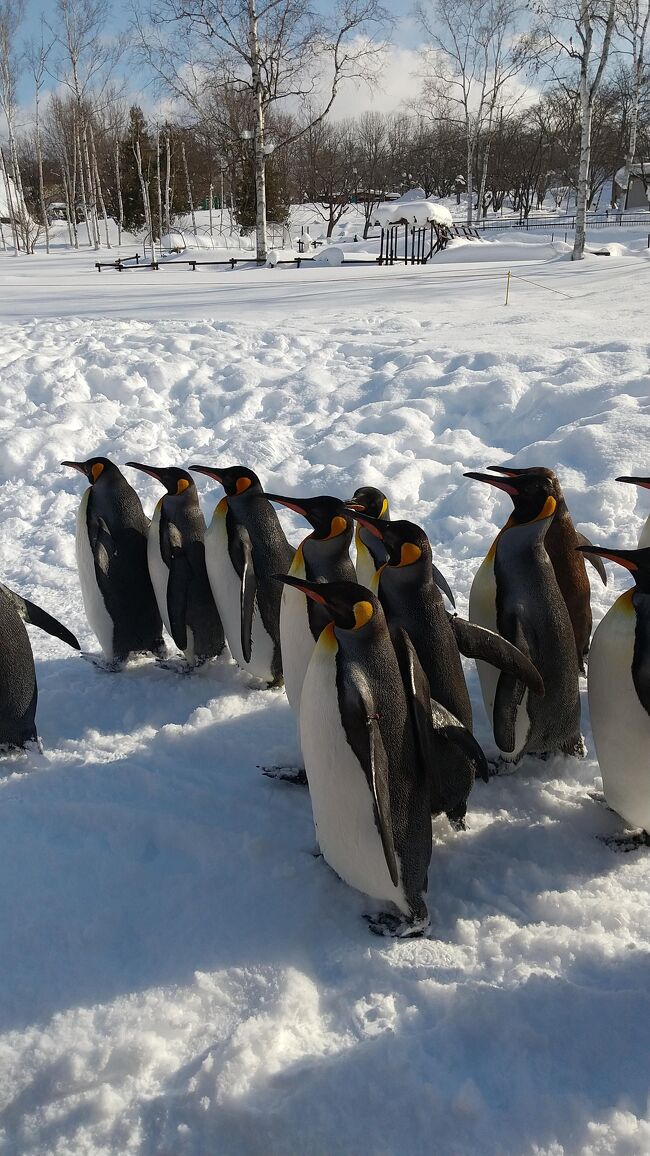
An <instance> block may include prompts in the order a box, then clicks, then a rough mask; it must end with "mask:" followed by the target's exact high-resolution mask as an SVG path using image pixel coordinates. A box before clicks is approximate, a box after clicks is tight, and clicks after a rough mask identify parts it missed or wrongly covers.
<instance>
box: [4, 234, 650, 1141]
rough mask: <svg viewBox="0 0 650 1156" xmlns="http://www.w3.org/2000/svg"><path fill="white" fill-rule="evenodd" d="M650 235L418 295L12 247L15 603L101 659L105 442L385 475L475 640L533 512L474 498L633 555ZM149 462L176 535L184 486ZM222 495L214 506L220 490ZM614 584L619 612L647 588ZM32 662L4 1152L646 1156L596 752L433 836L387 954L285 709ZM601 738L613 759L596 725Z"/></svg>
mask: <svg viewBox="0 0 650 1156" xmlns="http://www.w3.org/2000/svg"><path fill="white" fill-rule="evenodd" d="M619 232H620V231H619ZM627 232H628V233H630V234H631V233H632V231H631V230H628V231H627ZM630 239H632V240H633V238H630V237H628V238H626V240H627V241H629V240H630ZM637 239H638V240H639V245H638V253H637V255H634V248H633V247H631V246H630V245H629V244H628V245H627V251H626V254H625V255H612V256H610V257H608V258H604V257H602V258H601V257H592V256H590V257H588V259H587V260H586V261H584V262H582V263H580V264H578V265H576V264H571V263H570V262H569V261H567V260H566V255H565V253H564V252H563V251H562V248H561V247H560V248H559V249H558V248H557V244H555V246H554V247H551V245H550V242H549V240H548V238H540V237H535V238H533V243H532V244H529V245H526V243H525V241H523V240H522V241H520V240H517V241H516V242H511V241H509V240H504V241H502V242H501V244H502V245H503V248H499V243H498V242H497V243H495V244H494V245H493V246H491V247H490V248H489V252H490V253H491V257H490V259H488V258H487V255H486V256H483V253H485V247H484V246H481V250H482V259H479V257H478V256H477V247H473V246H471V245H467V246H465V247H461V246H458V247H457V249H456V251H455V255H454V250H453V249H452V250H450V251H449V253H448V254H446V255H445V256H444V257H443V258H440V259H439V260H437V261H435V262H432V263H431V264H430V265H428V266H426V267H424V268H409V269H405V268H404V267H398V266H396V267H394V268H392V269H379V268H371V269H363V268H353V269H343V270H341V269H318V270H317V269H311V268H303V269H301V270H296V269H293V268H277V269H264V270H248V269H242V270H237V271H235V272H231V271H230V270H228V271H223V270H220V271H216V270H207V269H206V270H201V271H199V272H197V273H196V274H192V273H190V272H189V271H188V269H187V268H184V267H181V266H178V267H176V268H165V269H164V270H161V271H160V272H159V273H154V272H151V271H139V272H137V273H123V274H118V273H115V272H108V271H107V272H104V273H102V274H101V275H99V274H97V273H96V272H95V271H94V269H93V268H92V263H93V261H94V260H95V257H94V255H93V254H92V253H90V252H89V251H88V250H86V251H84V252H81V253H79V254H61V255H54V256H52V257H50V258H49V259H48V258H46V257H45V256H44V255H43V256H40V255H39V256H36V257H34V258H14V257H12V256H10V255H3V254H0V289H1V292H2V305H1V309H0V322H1V324H0V396H1V399H2V405H1V407H0V445H1V447H2V453H1V455H0V515H1V517H2V526H3V534H2V537H1V539H0V576H1V577H2V579H3V581H6V582H7V583H8V584H9V585H10V586H12V587H14V588H15V589H17V590H19V591H20V592H21V593H24V594H27V595H28V596H29V597H32V598H33V599H34V600H35V601H37V602H39V603H40V604H41V605H43V606H44V607H45V608H46V609H48V610H49V611H51V612H52V613H55V614H57V615H58V616H59V617H60V618H61V619H62V620H63V621H64V622H65V623H66V624H67V625H68V626H69V627H70V628H72V629H73V630H75V631H76V632H77V633H78V635H79V638H80V641H81V642H82V646H83V647H84V648H85V649H90V650H93V649H95V650H96V644H95V642H94V639H93V638H92V636H91V634H90V633H89V630H88V628H87V626H86V624H85V621H84V617H83V611H82V606H81V598H80V593H79V587H78V582H77V575H76V570H75V564H74V519H75V513H76V508H77V504H78V501H79V498H80V495H81V492H82V488H83V485H82V480H81V479H80V478H79V477H78V476H76V475H73V474H72V472H71V471H67V470H65V469H62V468H61V467H60V465H59V462H60V461H61V460H63V459H64V458H81V457H85V456H89V455H91V454H92V453H102V452H105V453H108V454H109V455H111V456H114V458H115V460H116V461H117V462H119V463H124V462H125V461H127V460H130V459H132V458H136V459H137V460H142V461H145V462H146V461H151V462H152V463H177V464H186V463H188V462H190V461H193V460H199V461H203V462H205V463H210V462H212V463H214V464H217V463H221V464H223V463H226V464H233V463H236V462H245V463H246V464H250V465H251V466H253V467H254V468H255V469H257V470H258V472H259V474H260V476H261V478H262V480H263V481H264V483H266V484H267V485H268V486H269V488H272V489H274V490H275V491H276V492H277V491H280V492H283V491H284V492H293V493H297V494H310V493H311V494H316V493H318V492H330V493H335V494H340V495H342V496H346V495H348V494H349V493H350V492H351V488H354V487H355V486H356V485H360V484H362V483H368V484H374V485H380V486H382V487H383V488H385V489H386V491H387V492H388V493H389V495H390V497H391V499H392V503H393V506H394V509H395V513H396V515H402V516H405V517H409V518H412V519H414V520H416V521H418V522H421V523H422V524H423V525H424V526H425V528H426V530H427V532H428V533H429V535H430V537H431V540H432V543H433V545H434V550H435V554H436V559H437V562H438V564H439V565H440V567H441V569H442V570H443V571H444V573H445V574H446V575H447V577H448V579H449V581H450V583H451V585H452V587H453V588H454V590H455V591H456V594H457V601H458V604H459V609H460V610H461V612H463V611H465V610H466V607H467V595H468V591H469V586H470V583H471V579H472V576H473V574H474V572H475V570H476V568H477V566H478V564H479V561H480V559H481V558H482V556H483V554H484V553H485V550H486V547H487V546H488V545H489V543H490V541H491V540H492V537H493V535H494V533H495V532H496V530H497V528H498V527H499V525H500V524H502V522H503V521H504V520H505V517H506V515H507V512H508V508H509V501H508V499H507V498H506V497H505V496H503V495H499V494H497V493H496V491H495V492H494V493H492V492H486V490H485V489H484V488H483V487H479V486H477V485H475V484H473V483H471V482H469V481H467V480H466V479H464V478H463V476H462V475H463V471H465V470H470V469H481V468H484V467H485V466H486V465H489V464H494V463H501V462H504V461H507V460H509V459H511V458H513V459H516V461H518V462H520V463H523V464H547V465H550V466H553V467H555V468H556V469H557V471H558V473H559V474H560V477H561V479H562V481H563V483H564V488H565V492H566V494H567V497H568V500H569V504H570V506H571V509H572V511H573V513H574V517H575V520H576V522H577V523H578V525H579V526H580V528H581V529H583V530H584V532H585V533H586V534H587V535H588V536H589V537H591V538H592V540H594V541H595V542H599V543H605V542H608V543H612V544H618V545H627V546H629V545H633V544H634V543H635V541H636V535H637V533H638V530H639V528H640V526H641V524H642V521H643V519H644V518H645V515H646V513H647V512H648V511H650V502H649V501H648V497H647V495H646V494H644V493H643V492H641V493H640V494H637V493H636V492H635V489H634V487H630V486H624V485H620V484H617V483H616V482H614V480H613V479H614V477H615V476H616V475H617V474H621V473H623V474H626V473H644V474H647V473H648V472H650V470H649V463H648V448H647V447H648V440H649V435H650V398H649V394H650V388H649V387H650V378H649V376H648V358H649V353H650V330H649V329H648V322H647V299H648V283H649V282H648V279H649V276H650V265H649V264H648V262H647V261H646V260H645V259H644V258H643V256H642V253H641V248H642V246H641V237H640V235H639V238H637ZM596 240H597V242H601V241H602V240H604V238H603V237H602V234H601V233H600V231H599V233H598V235H597V237H596ZM486 244H488V243H486ZM517 246H519V247H518V248H517ZM515 262H516V264H515ZM509 268H511V269H512V271H513V273H514V274H516V277H515V279H514V280H513V281H512V283H511V291H510V303H509V305H508V306H507V307H505V306H504V304H503V300H504V291H505V280H506V273H507V270H508V269H509ZM517 278H525V280H521V279H517ZM126 472H127V473H129V474H130V475H131V480H132V481H133V483H134V484H135V485H136V487H137V488H138V490H139V492H140V493H141V495H142V498H143V501H144V504H145V508H146V509H148V510H149V511H150V510H151V509H152V508H153V504H154V501H155V500H156V499H157V497H158V496H159V493H160V488H159V487H158V486H157V485H156V483H155V482H154V481H153V480H152V479H148V478H146V477H145V476H144V475H141V474H137V475H136V474H134V472H133V471H126ZM199 488H200V491H201V494H202V497H203V499H204V506H205V511H206V514H207V515H208V516H209V515H210V514H211V511H212V508H213V506H214V503H215V501H216V500H217V499H218V498H219V496H220V495H221V492H222V491H220V490H219V489H218V488H214V489H213V488H209V486H208V484H207V483H206V482H205V481H203V480H201V481H200V483H199ZM282 517H283V520H284V521H285V525H286V526H287V528H288V530H289V531H290V535H291V537H292V539H293V540H294V541H297V540H299V537H300V536H301V534H303V533H304V532H305V527H304V524H303V523H301V522H300V520H299V519H298V518H297V517H294V516H292V515H289V514H288V513H287V512H284V513H283V514H282ZM610 570H611V576H610V586H609V588H608V589H607V590H605V589H604V588H603V587H602V586H601V584H600V582H599V579H598V578H597V577H596V576H594V583H593V596H594V609H595V614H596V618H599V617H600V616H601V615H602V613H603V612H604V610H605V609H606V608H607V607H608V606H609V605H610V604H611V602H612V600H613V598H614V596H615V593H616V591H618V590H620V589H622V588H624V586H625V584H626V583H625V575H624V574H623V572H622V571H620V573H615V572H614V571H615V568H614V567H610ZM31 638H32V643H33V646H34V650H35V654H36V657H37V674H38V679H39V687H40V700H39V711H38V716H37V721H38V725H39V730H40V734H41V737H42V740H43V743H44V747H45V750H44V754H43V755H42V756H35V755H30V756H28V757H26V758H22V759H16V760H13V761H11V762H8V763H6V764H5V766H4V777H3V778H2V779H1V780H0V819H1V821H2V842H1V847H2V851H1V855H2V860H1V862H2V868H1V871H2V881H3V886H2V891H1V893H0V941H1V950H0V958H1V960H2V983H1V985H0V1032H1V1035H0V1071H1V1076H0V1128H1V1129H2V1130H1V1131H0V1151H2V1152H7V1153H11V1156H28V1154H30V1156H32V1154H33V1156H36V1154H39V1156H71V1154H74V1156H81V1154H84V1156H90V1154H92V1156H136V1154H137V1156H267V1154H268V1156H362V1154H363V1156H420V1154H422V1153H434V1152H435V1153H436V1154H438V1153H439V1154H440V1156H478V1154H479V1153H480V1154H481V1156H497V1154H498V1156H527V1154H530V1156H533V1154H535V1156H562V1154H565V1156H568V1154H571V1156H574V1154H576V1156H592V1154H596V1156H604V1154H610V1153H616V1154H617V1156H640V1154H642V1153H647V1152H649V1151H650V1105H649V1102H648V1093H649V1090H650V1080H649V1075H648V1072H649V1068H650V1065H649V1060H650V1042H649V1041H650V1031H649V1029H650V995H649V992H648V974H649V971H648V967H649V963H650V917H649V896H650V854H649V853H648V852H647V851H643V850H641V851H637V852H635V853H630V854H621V853H617V852H615V851H614V850H612V849H611V848H610V847H608V846H606V845H605V844H604V843H603V842H602V841H601V840H599V838H598V836H602V835H608V834H611V833H613V832H615V831H617V830H619V829H620V823H619V822H618V820H617V819H616V817H615V816H614V815H613V814H611V813H610V812H608V811H607V810H605V809H604V808H602V807H601V806H599V805H598V804H597V803H596V802H595V801H594V800H593V799H592V798H591V797H590V795H589V792H590V791H592V790H594V788H598V787H599V785H600V781H599V776H598V768H597V765H596V763H595V761H594V758H593V753H590V756H589V757H588V758H587V759H586V760H584V762H575V761H566V760H560V759H554V760H551V761H549V762H537V761H535V760H532V759H526V760H525V761H524V762H523V763H522V764H521V766H520V767H519V768H518V769H517V771H516V772H515V773H514V774H513V775H512V776H509V777H503V778H498V779H496V780H492V781H491V782H490V783H489V784H488V785H484V784H482V783H480V784H478V785H477V786H476V788H475V791H474V793H473V795H472V797H471V799H470V811H469V817H468V818H469V828H470V829H469V830H468V831H467V832H466V833H464V834H457V833H454V832H453V831H452V830H451V829H450V828H449V826H448V825H447V823H446V821H445V820H442V819H441V820H437V821H436V824H435V832H434V836H435V837H434V850H433V857H432V861H431V870H430V882H429V907H430V911H431V914H432V920H433V928H432V932H431V935H430V937H429V938H427V939H425V940H421V941H412V942H401V943H400V942H391V941H383V940H378V939H376V938H374V937H373V936H371V935H369V933H368V931H367V927H366V925H365V923H364V922H363V920H362V919H361V918H360V916H361V913H362V912H363V911H364V910H366V909H367V905H368V902H367V901H366V900H364V897H363V896H361V895H359V894H357V893H355V892H354V891H352V890H350V889H349V888H347V887H346V886H345V885H344V884H343V883H341V882H340V881H339V880H338V879H337V878H336V877H335V876H334V875H333V874H332V873H331V872H330V871H329V870H328V868H327V867H326V866H325V865H324V864H323V862H322V861H320V860H317V859H315V858H314V857H313V856H312V850H313V843H314V839H313V828H312V822H311V813H310V806H309V797H308V794H307V792H306V791H305V790H300V789H298V788H292V787H289V786H284V785H282V784H278V783H272V782H269V781H268V780H267V779H265V778H263V777H262V776H261V775H260V772H259V770H258V769H257V765H258V764H259V763H261V762H282V761H289V762H291V761H293V760H294V759H295V758H296V755H297V752H296V747H295V726H294V721H293V718H292V716H291V713H290V710H289V707H288V705H287V703H286V700H285V698H284V695H283V694H282V693H281V692H268V691H262V690H260V689H258V688H256V687H255V685H254V684H252V683H251V682H250V680H249V679H248V678H247V677H246V676H244V675H243V674H241V673H239V672H238V671H237V670H236V668H235V667H234V666H233V665H232V664H231V663H230V662H229V661H228V660H221V661H219V662H217V663H215V664H213V665H212V666H210V667H209V668H207V669H203V670H202V671H201V672H199V673H198V674H197V675H195V676H193V677H188V678H181V677H179V676H177V675H175V674H174V673H172V672H171V671H168V670H162V669H159V668H157V667H155V666H154V665H153V663H149V662H142V663H141V664H139V665H136V666H133V667H131V668H129V669H128V670H126V671H125V672H123V673H121V674H119V675H107V674H104V673H102V672H101V671H99V670H97V669H96V668H94V667H92V666H90V665H89V664H87V663H84V662H83V661H82V660H80V659H79V657H78V656H76V655H75V654H73V653H72V652H71V651H68V650H67V649H66V648H65V647H64V646H63V644H61V643H59V642H57V641H56V640H54V639H51V638H49V637H47V636H45V635H41V634H39V633H38V632H36V631H33V630H32V631H31ZM468 673H469V676H470V682H471V689H472V696H473V700H474V706H475V716H476V723H477V733H478V736H479V738H480V739H481V740H482V741H483V742H484V743H485V744H486V746H487V747H488V749H490V750H491V749H492V747H491V744H490V739H489V735H488V730H487V723H486V720H485V716H484V714H483V710H482V706H481V705H480V699H479V696H478V691H477V680H476V677H475V674H474V672H473V671H472V670H471V669H469V667H468ZM583 725H584V731H585V735H586V738H587V742H588V744H589V746H590V748H591V746H592V744H591V735H590V728H589V719H588V714H587V708H586V699H585V703H584V715H583Z"/></svg>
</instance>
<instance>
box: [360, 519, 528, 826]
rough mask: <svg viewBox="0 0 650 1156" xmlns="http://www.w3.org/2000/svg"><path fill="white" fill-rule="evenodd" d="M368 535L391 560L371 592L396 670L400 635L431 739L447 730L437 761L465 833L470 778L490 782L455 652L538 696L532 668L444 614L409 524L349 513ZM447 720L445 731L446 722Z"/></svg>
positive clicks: (419, 537)
mask: <svg viewBox="0 0 650 1156" xmlns="http://www.w3.org/2000/svg"><path fill="white" fill-rule="evenodd" d="M353 516H354V517H355V518H356V519H358V520H359V521H361V522H362V523H363V524H364V525H365V526H366V528H367V531H368V533H371V534H376V535H381V540H382V542H383V544H384V546H385V548H386V549H387V553H388V558H387V561H386V562H385V563H384V565H383V566H382V567H381V568H380V569H379V570H378V571H377V575H376V577H375V580H374V582H373V592H375V593H377V595H378V598H379V601H380V603H381V605H382V608H383V610H384V614H385V615H386V621H387V623H388V629H389V632H390V636H391V639H392V641H393V645H394V647H395V650H396V652H397V655H398V658H399V659H400V664H401V665H402V666H403V662H402V648H403V640H404V635H407V636H408V638H409V639H410V642H411V644H412V646H413V647H414V649H415V652H416V654H417V656H418V659H419V660H420V664H421V666H422V669H423V670H424V673H425V675H426V677H427V680H428V682H429V689H430V693H431V699H432V710H433V712H434V722H435V723H436V727H435V733H436V736H438V734H439V732H440V731H441V730H444V727H445V726H446V728H447V731H446V732H445V738H446V739H448V740H449V741H448V744H447V749H446V751H445V757H442V756H440V757H439V765H440V766H441V777H442V781H443V786H444V793H445V796H446V798H447V800H448V805H447V806H446V807H445V810H446V811H447V815H448V817H449V820H450V822H451V823H452V824H453V825H454V826H457V827H458V826H460V827H462V826H463V825H464V818H465V813H466V811H467V799H468V796H469V793H470V791H471V789H472V786H473V783H474V778H475V776H476V775H477V774H478V775H480V776H481V777H482V778H484V779H485V778H487V775H488V770H487V764H486V761H485V756H484V754H483V751H482V750H481V748H480V746H479V744H478V743H477V742H476V740H475V739H474V738H473V736H472V734H471V730H472V708H471V706H470V701H469V694H468V692H467V684H466V682H465V675H464V672H463V665H462V662H461V658H460V652H461V651H462V653H463V654H466V655H469V656H470V657H472V658H480V659H483V660H484V661H486V662H490V663H492V664H493V665H494V666H497V667H498V668H499V669H500V670H504V669H505V670H508V671H509V672H510V673H512V674H514V675H516V676H517V677H518V678H520V679H521V680H522V682H523V683H524V684H525V685H526V686H527V687H529V688H530V689H532V690H533V691H535V692H537V693H540V692H543V686H542V682H541V679H540V677H539V675H538V673H537V671H536V670H535V667H534V666H533V664H532V663H531V662H530V661H529V660H528V659H527V658H526V657H525V656H524V655H523V654H521V652H520V651H519V650H517V648H516V647H515V646H512V645H511V644H510V643H509V642H507V641H506V640H505V639H504V638H501V636H500V635H498V634H495V633H494V631H491V630H485V629H483V628H482V627H480V626H476V625H473V624H472V623H471V622H466V621H465V620H464V619H461V618H459V617H458V615H453V616H452V615H450V614H448V613H447V611H446V610H445V607H444V604H443V600H442V595H441V593H440V590H439V589H438V585H437V583H436V581H435V578H434V573H433V568H432V563H431V544H430V542H429V539H428V538H427V535H426V534H425V532H424V530H423V529H422V528H421V527H420V526H416V525H415V524H414V523H413V522H406V521H397V522H384V521H382V520H381V519H371V518H369V517H368V516H367V515H366V514H359V513H354V515H353ZM444 713H446V715H447V719H446V722H445V723H443V714H444ZM452 740H453V741H452Z"/></svg>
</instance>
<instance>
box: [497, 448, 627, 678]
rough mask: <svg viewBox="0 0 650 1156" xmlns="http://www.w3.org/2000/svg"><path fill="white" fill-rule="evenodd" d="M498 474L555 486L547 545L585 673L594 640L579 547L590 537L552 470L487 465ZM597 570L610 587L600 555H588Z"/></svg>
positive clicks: (588, 543)
mask: <svg viewBox="0 0 650 1156" xmlns="http://www.w3.org/2000/svg"><path fill="white" fill-rule="evenodd" d="M488 469H489V470H493V471H494V472H495V473H498V474H505V475H506V477H509V478H516V477H522V476H523V475H524V474H543V475H544V477H546V478H548V479H549V481H550V482H551V484H552V491H551V492H552V495H553V497H554V498H555V515H554V517H553V521H552V522H551V525H550V527H549V529H548V532H547V534H546V537H545V539H544V546H545V548H546V553H547V554H548V556H549V558H550V559H551V562H552V564H553V569H554V571H555V577H556V579H557V584H558V586H559V587H560V590H561V591H562V597H563V598H564V601H565V602H566V605H567V610H568V611H569V617H570V618H571V625H572V626H573V633H574V636H575V640H576V650H577V653H578V666H579V667H580V673H581V674H584V672H585V665H584V662H585V658H586V657H587V654H588V653H589V642H590V640H591V626H592V616H591V587H590V585H589V577H588V575H587V568H586V566H585V560H584V557H583V556H582V554H581V553H580V552H579V551H578V549H577V547H578V546H587V547H588V546H590V545H591V543H590V542H589V539H588V538H585V536H584V534H580V533H578V531H577V530H576V528H575V526H574V524H573V520H572V518H571V515H570V513H569V508H568V506H567V504H566V499H565V497H564V494H563V492H562V487H561V485H560V481H559V478H558V476H557V474H556V473H554V471H553V470H549V469H547V468H546V466H528V467H526V468H518V467H516V466H488ZM585 556H586V557H587V558H588V560H589V561H590V562H591V564H592V566H593V567H594V569H595V570H596V571H597V573H598V575H599V577H600V579H601V581H602V582H603V584H604V585H605V586H606V585H607V572H606V570H605V567H604V566H603V563H602V561H601V560H600V558H599V557H598V556H597V555H595V554H594V555H589V554H588V553H587V554H586V555H585Z"/></svg>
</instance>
